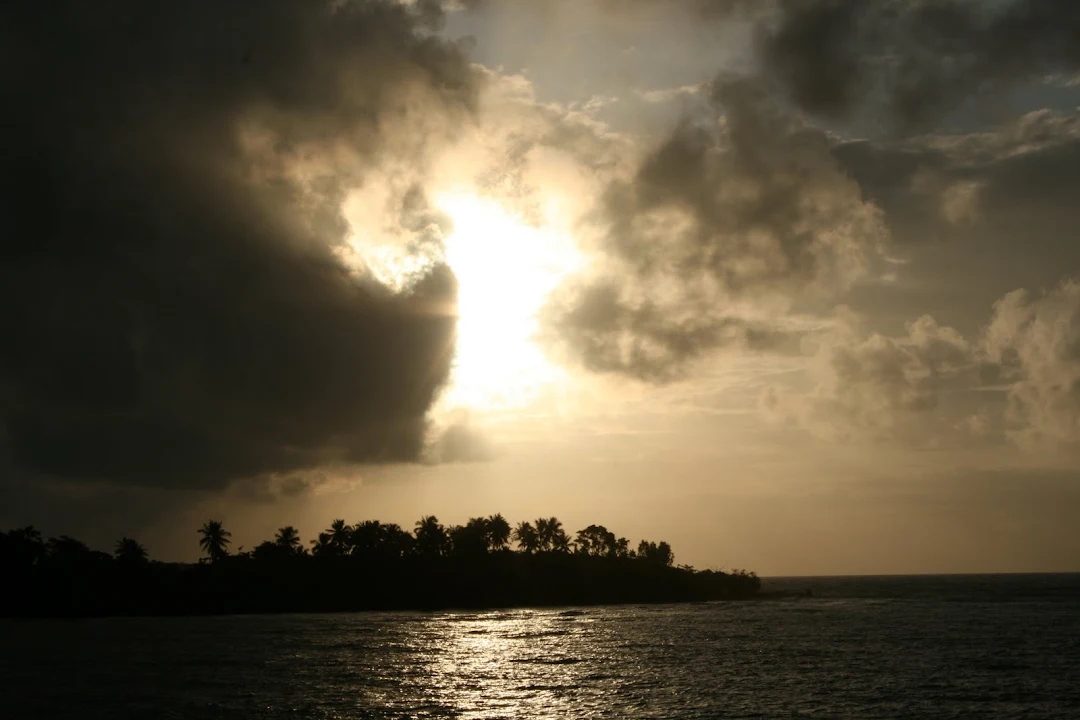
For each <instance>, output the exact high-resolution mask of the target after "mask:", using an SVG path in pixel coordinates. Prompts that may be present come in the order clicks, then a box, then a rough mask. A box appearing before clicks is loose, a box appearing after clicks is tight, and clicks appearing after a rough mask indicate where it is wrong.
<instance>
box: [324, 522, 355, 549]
mask: <svg viewBox="0 0 1080 720" xmlns="http://www.w3.org/2000/svg"><path fill="white" fill-rule="evenodd" d="M328 532H329V534H330V542H331V543H332V544H333V545H335V546H336V547H337V549H338V551H339V553H340V554H341V555H344V554H346V553H347V552H349V549H350V545H352V533H353V528H352V525H346V524H345V521H344V520H341V519H338V520H335V521H334V522H332V523H330V530H328Z"/></svg>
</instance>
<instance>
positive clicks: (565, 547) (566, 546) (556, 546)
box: [536, 517, 570, 552]
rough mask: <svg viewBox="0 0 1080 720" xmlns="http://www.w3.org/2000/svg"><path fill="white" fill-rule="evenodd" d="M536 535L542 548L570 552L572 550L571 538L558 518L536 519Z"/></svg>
mask: <svg viewBox="0 0 1080 720" xmlns="http://www.w3.org/2000/svg"><path fill="white" fill-rule="evenodd" d="M536 535H537V538H538V540H539V545H540V549H541V550H554V551H557V552H568V551H569V550H570V538H569V537H567V535H566V531H565V530H563V526H562V523H561V522H559V519H558V518H554V517H550V518H538V519H537V520H536Z"/></svg>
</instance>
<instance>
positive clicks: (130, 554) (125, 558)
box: [113, 537, 150, 565]
mask: <svg viewBox="0 0 1080 720" xmlns="http://www.w3.org/2000/svg"><path fill="white" fill-rule="evenodd" d="M113 555H115V556H116V561H117V562H120V563H124V564H125V565H142V564H143V563H145V562H146V561H147V560H148V559H149V557H150V556H149V554H148V553H147V552H146V548H145V547H143V546H142V545H141V544H140V543H139V542H138V541H136V540H132V539H131V538H129V537H122V538H120V539H119V540H117V541H116V547H115V548H114V549H113Z"/></svg>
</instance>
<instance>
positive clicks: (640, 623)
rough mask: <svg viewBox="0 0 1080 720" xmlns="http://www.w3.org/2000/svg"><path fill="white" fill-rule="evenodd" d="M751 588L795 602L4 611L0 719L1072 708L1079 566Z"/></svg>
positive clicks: (1044, 714)
mask: <svg viewBox="0 0 1080 720" xmlns="http://www.w3.org/2000/svg"><path fill="white" fill-rule="evenodd" d="M768 584H770V583H767V585H768ZM771 585H772V587H774V588H778V587H783V588H789V589H796V590H801V589H804V588H810V589H812V590H813V593H814V597H812V598H799V599H797V600H783V601H769V602H748V603H717V604H700V605H664V606H647V607H641V606H629V607H604V608H581V609H570V610H559V609H555V610H549V609H544V610H510V611H501V612H445V613H425V614H420V613H387V614H353V615H312V616H264V617H255V616H244V617H216V618H175V619H108V620H82V621H25V622H12V621H4V622H0V653H2V655H0V657H2V660H0V669H2V670H3V672H2V677H0V717H2V718H24V717H25V718H37V717H42V718H281V717H289V718H594V717H611V718H616V717H641V718H720V717H725V718H742V717H759V718H760V717H785V718H790V717H815V718H817V717H821V718H894V717H949V718H960V717H971V718H1014V717H1015V718H1021V717H1023V718H1070V719H1075V718H1080V576H1027V577H1011V578H1010V577H998V578H993V577H984V578H951V579H950V578H900V579H897V578H890V579H865V578H863V579H812V580H789V581H782V580H776V581H772V582H771Z"/></svg>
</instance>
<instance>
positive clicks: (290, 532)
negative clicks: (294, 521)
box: [274, 525, 304, 554]
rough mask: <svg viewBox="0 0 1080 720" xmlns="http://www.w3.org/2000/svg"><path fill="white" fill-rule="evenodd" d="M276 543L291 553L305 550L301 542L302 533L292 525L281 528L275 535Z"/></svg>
mask: <svg viewBox="0 0 1080 720" xmlns="http://www.w3.org/2000/svg"><path fill="white" fill-rule="evenodd" d="M274 544H275V545H277V546H278V547H280V548H282V549H283V550H288V551H289V552H290V553H295V554H299V553H301V552H303V549H304V546H303V545H301V544H300V533H299V532H298V531H297V529H296V528H294V527H293V526H292V525H286V526H285V527H283V528H279V529H278V531H277V535H275V536H274Z"/></svg>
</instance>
